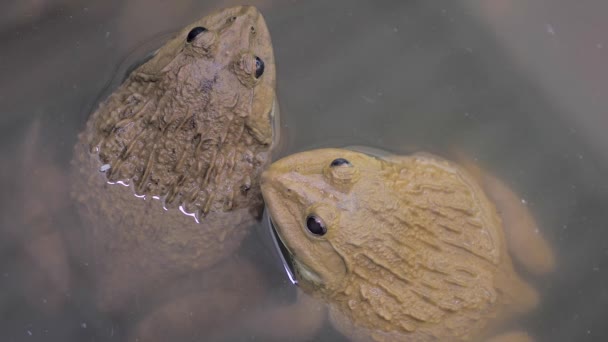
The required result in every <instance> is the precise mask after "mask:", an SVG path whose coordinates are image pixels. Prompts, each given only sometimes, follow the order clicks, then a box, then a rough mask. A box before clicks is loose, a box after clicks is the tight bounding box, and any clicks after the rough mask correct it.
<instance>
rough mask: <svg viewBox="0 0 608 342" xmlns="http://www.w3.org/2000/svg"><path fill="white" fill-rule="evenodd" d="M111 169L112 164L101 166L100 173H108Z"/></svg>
mask: <svg viewBox="0 0 608 342" xmlns="http://www.w3.org/2000/svg"><path fill="white" fill-rule="evenodd" d="M110 168H111V166H110V164H103V165H101V167H100V168H99V172H106V171H108V170H109V169H110Z"/></svg>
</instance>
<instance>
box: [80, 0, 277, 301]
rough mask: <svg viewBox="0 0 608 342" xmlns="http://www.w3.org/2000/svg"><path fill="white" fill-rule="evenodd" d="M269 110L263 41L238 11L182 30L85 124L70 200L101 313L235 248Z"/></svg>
mask: <svg viewBox="0 0 608 342" xmlns="http://www.w3.org/2000/svg"><path fill="white" fill-rule="evenodd" d="M274 108H275V62H274V56H273V51H272V44H271V41H270V35H269V32H268V29H267V27H266V23H265V21H264V19H263V17H262V15H261V14H260V13H259V12H258V11H257V10H256V9H255V8H253V7H249V6H240V7H233V8H228V9H224V10H221V11H218V12H216V13H214V14H211V15H208V16H206V17H204V18H202V19H200V20H199V21H197V22H194V23H192V24H191V25H188V26H187V27H185V28H184V29H183V30H181V31H180V32H179V33H178V34H177V35H176V36H175V38H173V39H172V40H170V41H168V42H167V43H166V44H165V45H164V46H163V47H162V48H161V49H160V50H158V51H157V52H156V54H155V55H154V57H152V58H151V59H150V60H149V61H147V62H146V63H144V64H142V65H141V66H140V67H138V68H137V69H135V70H134V71H133V72H132V73H131V74H130V75H129V76H128V78H127V79H126V80H125V81H124V83H123V84H122V85H121V86H120V87H119V88H118V89H117V90H116V91H115V92H114V93H113V94H111V95H110V96H109V97H108V98H107V99H106V100H105V101H104V102H103V103H102V104H101V105H100V107H99V109H98V110H97V111H96V112H94V113H93V114H92V115H91V117H90V118H89V120H88V122H87V124H86V128H85V129H84V131H83V132H82V133H81V134H80V135H79V140H78V143H77V145H76V147H75V154H74V159H73V166H74V177H73V179H74V186H73V195H74V197H75V198H76V200H77V202H78V203H79V205H80V209H81V213H82V218H83V221H84V223H85V225H86V227H87V230H86V234H87V236H86V237H85V241H88V242H89V245H87V246H86V248H85V249H86V250H87V251H86V252H89V253H92V254H93V257H94V259H95V263H96V266H97V271H96V273H97V278H98V279H97V284H98V286H99V288H100V297H101V298H100V304H101V306H102V307H106V308H108V309H112V308H118V307H119V306H120V305H122V304H123V300H124V298H125V296H126V295H129V294H130V293H132V292H134V291H142V290H143V288H145V287H146V286H144V285H145V284H144V283H149V282H154V281H155V280H159V279H168V278H170V277H171V276H173V275H175V274H179V273H185V272H191V271H196V270H201V269H204V268H207V267H209V266H211V265H213V264H215V263H216V262H217V261H219V260H220V259H222V258H223V257H225V256H226V255H228V254H230V253H232V252H233V251H234V250H235V249H236V248H237V247H238V246H239V244H240V242H241V240H242V239H243V237H244V236H245V235H246V234H247V232H248V231H249V228H250V226H251V225H252V224H253V223H254V222H255V220H257V219H259V217H260V213H261V209H262V197H261V193H260V189H259V176H260V173H261V171H262V170H263V169H264V168H265V167H266V166H267V164H268V163H269V162H270V151H271V149H272V147H273V143H274V140H275V137H276V135H275V134H274V125H273V120H274V118H275V115H277V114H275V113H274ZM163 207H164V209H166V210H163ZM185 214H186V215H185ZM196 221H200V223H197V222H196ZM81 244H82V243H81Z"/></svg>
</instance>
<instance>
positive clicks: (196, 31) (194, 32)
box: [186, 26, 207, 43]
mask: <svg viewBox="0 0 608 342" xmlns="http://www.w3.org/2000/svg"><path fill="white" fill-rule="evenodd" d="M205 31H207V29H206V28H204V27H202V26H197V27H195V28H193V29H192V30H190V32H188V36H187V37H186V41H187V42H188V43H192V41H193V40H194V38H196V36H198V35H199V34H201V33H203V32H205Z"/></svg>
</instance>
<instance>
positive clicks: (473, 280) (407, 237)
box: [262, 149, 554, 341]
mask: <svg viewBox="0 0 608 342" xmlns="http://www.w3.org/2000/svg"><path fill="white" fill-rule="evenodd" d="M476 176H477V177H476ZM486 192H487V193H486ZM262 193H263V195H264V199H265V201H266V205H267V208H268V210H269V213H270V216H271V217H272V220H273V222H274V224H275V226H276V229H277V232H278V234H279V236H280V238H281V240H282V241H283V243H284V244H285V245H286V247H287V249H288V250H289V252H290V254H291V255H290V258H291V260H292V262H293V264H294V268H295V272H296V276H297V278H298V279H299V285H300V286H301V288H302V289H303V290H304V291H305V292H307V293H309V294H312V295H313V296H314V297H317V298H321V299H322V300H324V301H325V302H326V303H328V307H329V313H330V319H331V321H332V323H333V325H334V326H335V327H336V328H337V329H338V330H339V331H341V332H342V333H343V334H345V335H346V336H348V337H350V338H352V339H354V340H376V341H436V340H449V341H459V340H471V339H479V338H484V340H487V338H488V337H491V332H490V331H491V330H492V331H493V330H494V329H492V328H496V327H497V325H498V323H497V322H500V321H503V320H504V319H506V318H507V317H509V316H512V315H513V314H517V313H523V312H526V311H529V310H531V309H533V308H534V307H535V306H536V305H537V303H538V295H537V292H536V291H535V290H534V289H533V288H532V287H531V286H530V285H529V284H527V283H526V282H525V281H523V279H522V278H520V276H519V275H518V274H517V273H516V272H515V270H514V268H513V264H512V261H511V257H510V254H509V253H511V254H513V255H514V256H515V257H516V258H517V260H518V261H520V262H521V264H522V266H523V267H524V268H527V269H528V270H529V271H530V272H532V273H537V274H542V273H546V272H549V271H551V270H552V269H553V267H554V259H553V255H552V252H551V250H550V248H549V246H548V245H547V244H546V242H545V241H544V240H543V239H542V237H541V236H540V235H539V234H538V233H537V232H536V231H537V230H536V226H535V224H534V220H533V219H532V217H531V216H530V214H529V213H528V212H527V210H526V209H525V208H524V207H522V206H521V203H519V205H518V203H517V202H518V200H517V197H516V196H515V195H514V194H513V193H512V192H511V191H510V190H509V189H508V188H507V187H506V186H504V184H502V183H501V182H500V181H498V180H497V179H495V178H493V177H491V176H484V175H483V174H482V173H481V172H479V170H478V169H475V168H473V167H472V168H471V172H469V171H467V170H465V169H464V168H463V167H460V166H458V165H456V164H454V163H452V162H449V161H447V160H444V159H442V158H439V157H436V156H432V155H429V154H414V155H411V156H385V157H382V158H380V157H374V156H370V155H368V154H363V153H360V152H355V151H350V150H343V149H321V150H314V151H309V152H303V153H298V154H294V155H291V156H289V157H286V158H284V159H281V160H279V161H277V162H275V163H274V164H272V165H271V166H270V168H269V169H268V170H267V171H265V172H264V173H263V175H262ZM494 202H495V203H496V204H497V205H500V207H499V211H498V212H500V215H499V214H498V212H497V209H496V207H495V203H494ZM513 202H516V203H513ZM501 216H502V217H504V219H503V218H501ZM507 224H509V226H507ZM505 232H506V234H505ZM522 239H523V240H526V241H527V243H524V244H513V242H514V241H515V242H517V241H521V240H522ZM522 256H523V257H522ZM494 339H495V341H529V340H530V339H531V338H530V337H529V336H528V335H527V334H526V333H524V332H508V333H504V334H502V335H499V336H494Z"/></svg>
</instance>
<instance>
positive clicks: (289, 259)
mask: <svg viewBox="0 0 608 342" xmlns="http://www.w3.org/2000/svg"><path fill="white" fill-rule="evenodd" d="M266 217H267V218H268V229H269V230H270V236H272V242H273V244H274V247H275V248H276V250H277V251H278V252H279V256H280V258H281V263H282V264H283V268H284V269H285V273H287V277H288V278H289V281H291V283H292V284H294V285H298V279H296V272H295V267H294V264H293V256H292V255H291V253H290V252H289V250H288V249H287V247H286V246H285V244H284V243H283V241H281V237H280V236H279V233H278V232H277V229H276V228H275V226H274V222H272V218H271V217H270V215H266Z"/></svg>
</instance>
